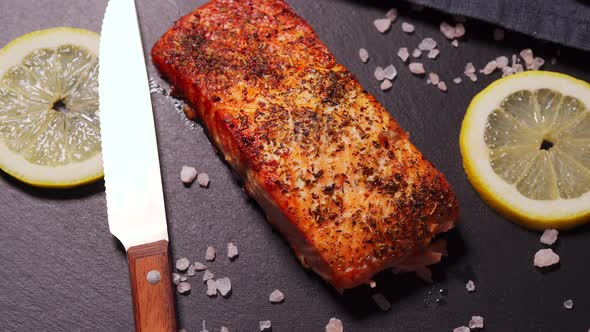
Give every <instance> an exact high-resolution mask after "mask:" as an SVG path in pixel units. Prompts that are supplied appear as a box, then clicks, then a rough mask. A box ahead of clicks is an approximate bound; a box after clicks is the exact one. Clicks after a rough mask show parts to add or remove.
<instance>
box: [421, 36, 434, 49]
mask: <svg viewBox="0 0 590 332" xmlns="http://www.w3.org/2000/svg"><path fill="white" fill-rule="evenodd" d="M435 47H436V41H435V40H434V39H432V38H424V39H423V40H422V41H421V42H420V44H418V49H420V50H421V51H430V50H432V49H433V48H435Z"/></svg>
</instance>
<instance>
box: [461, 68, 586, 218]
mask: <svg viewBox="0 0 590 332" xmlns="http://www.w3.org/2000/svg"><path fill="white" fill-rule="evenodd" d="M588 107H590V85H589V84H588V83H586V82H583V81H580V80H577V79H575V78H573V77H570V76H567V75H563V74H558V73H552V72H546V71H529V72H523V73H520V74H516V75H512V76H508V77H506V78H502V79H500V80H498V81H496V82H494V83H492V84H491V85H490V86H488V87H487V88H486V89H485V90H483V91H482V92H480V93H479V94H478V95H477V96H476V97H475V98H474V99H473V101H472V102H471V105H469V108H468V110H467V114H466V115H465V118H464V120H463V124H462V127H461V137H460V146H461V154H462V155H463V166H464V168H465V171H466V173H467V177H468V178H469V180H470V181H471V183H472V185H473V186H474V187H475V189H476V190H477V191H478V192H479V194H480V195H481V196H482V197H483V199H484V200H485V201H486V202H487V203H488V204H490V205H491V206H492V207H494V208H495V209H496V210H498V211H499V212H500V213H501V214H503V215H505V216H507V217H508V218H510V219H512V220H514V221H516V222H519V223H521V224H523V225H525V226H528V227H530V228H533V229H547V228H559V229H564V228H569V227H572V226H575V225H578V224H581V223H584V222H585V221H588V220H589V219H590V110H589V108H588Z"/></svg>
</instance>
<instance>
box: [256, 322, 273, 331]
mask: <svg viewBox="0 0 590 332" xmlns="http://www.w3.org/2000/svg"><path fill="white" fill-rule="evenodd" d="M258 326H259V327H260V331H270V329H271V324H270V321H269V320H261V321H260V322H258Z"/></svg>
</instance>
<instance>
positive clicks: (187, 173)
mask: <svg viewBox="0 0 590 332" xmlns="http://www.w3.org/2000/svg"><path fill="white" fill-rule="evenodd" d="M196 177H197V170H196V169H195V168H194V167H189V166H182V169H181V170H180V180H181V181H182V182H184V183H186V184H189V183H192V182H193V181H195V178H196Z"/></svg>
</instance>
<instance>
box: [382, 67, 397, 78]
mask: <svg viewBox="0 0 590 332" xmlns="http://www.w3.org/2000/svg"><path fill="white" fill-rule="evenodd" d="M383 73H384V74H385V78H386V79H388V80H393V79H394V78H395V77H396V76H397V70H396V69H395V67H394V66H393V65H389V66H387V67H385V69H383Z"/></svg>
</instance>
